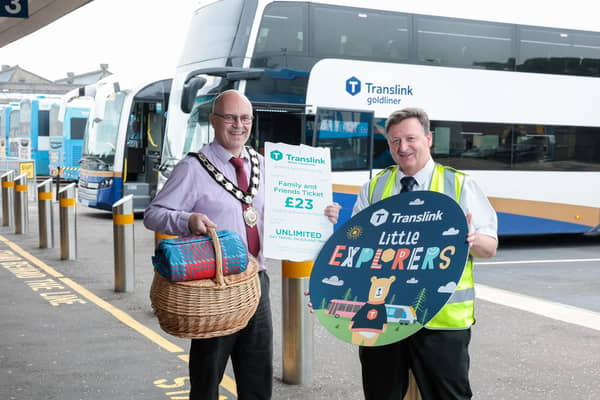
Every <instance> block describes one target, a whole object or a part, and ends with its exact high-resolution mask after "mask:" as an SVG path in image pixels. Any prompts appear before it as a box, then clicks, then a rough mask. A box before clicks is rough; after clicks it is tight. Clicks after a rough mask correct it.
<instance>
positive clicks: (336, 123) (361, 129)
mask: <svg viewBox="0 0 600 400" xmlns="http://www.w3.org/2000/svg"><path fill="white" fill-rule="evenodd" d="M315 126H316V129H317V131H316V134H315V136H314V138H313V146H319V147H329V149H330V151H331V169H332V170H333V171H348V170H360V169H362V170H364V169H368V170H370V169H371V164H372V162H371V158H370V154H371V147H372V138H373V136H372V132H373V130H372V126H373V112H371V111H348V110H333V109H324V108H319V109H318V110H317V118H316V123H315Z"/></svg>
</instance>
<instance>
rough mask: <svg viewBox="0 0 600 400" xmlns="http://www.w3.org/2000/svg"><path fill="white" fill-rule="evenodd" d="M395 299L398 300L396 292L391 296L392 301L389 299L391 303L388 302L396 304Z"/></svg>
mask: <svg viewBox="0 0 600 400" xmlns="http://www.w3.org/2000/svg"><path fill="white" fill-rule="evenodd" d="M395 301H396V293H394V294H393V295H392V297H391V298H390V301H389V303H388V304H394V302H395Z"/></svg>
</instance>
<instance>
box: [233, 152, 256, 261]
mask: <svg viewBox="0 0 600 400" xmlns="http://www.w3.org/2000/svg"><path fill="white" fill-rule="evenodd" d="M229 161H231V163H232V164H233V166H234V167H235V176H236V179H237V185H238V187H239V188H240V189H242V190H243V191H244V192H245V191H247V190H248V177H247V176H246V171H244V159H243V158H241V157H240V158H235V157H232V158H231V159H230V160H229ZM248 207H249V206H248V204H246V203H245V202H242V210H243V211H246V209H247V208H248ZM244 225H245V226H246V238H247V239H248V250H249V251H250V254H252V255H253V256H254V257H258V251H259V250H260V239H259V238H258V228H257V225H254V226H253V227H249V226H248V224H246V222H244Z"/></svg>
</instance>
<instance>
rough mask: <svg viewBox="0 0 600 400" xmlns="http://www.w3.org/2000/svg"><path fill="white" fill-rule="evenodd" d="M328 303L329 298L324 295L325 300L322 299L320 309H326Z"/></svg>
mask: <svg viewBox="0 0 600 400" xmlns="http://www.w3.org/2000/svg"><path fill="white" fill-rule="evenodd" d="M326 305H327V299H325V297H323V300H321V308H320V310H324V309H325V306H326Z"/></svg>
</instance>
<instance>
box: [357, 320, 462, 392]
mask: <svg viewBox="0 0 600 400" xmlns="http://www.w3.org/2000/svg"><path fill="white" fill-rule="evenodd" d="M470 341H471V329H466V330H430V329H421V330H420V331H418V332H417V333H415V334H414V335H412V336H410V337H408V338H406V339H404V340H401V341H399V342H396V343H392V344H389V345H386V346H378V347H360V348H359V350H358V354H359V357H360V362H361V366H362V380H363V391H364V393H365V400H401V399H402V398H403V397H404V395H405V394H406V390H407V388H408V370H409V368H410V369H412V371H413V374H414V375H415V380H416V381H417V384H418V386H419V391H420V392H421V397H422V398H423V400H446V399H448V400H450V399H452V400H459V399H460V400H464V399H470V398H471V397H472V395H473V394H472V392H471V385H470V384H469V342H470Z"/></svg>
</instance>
